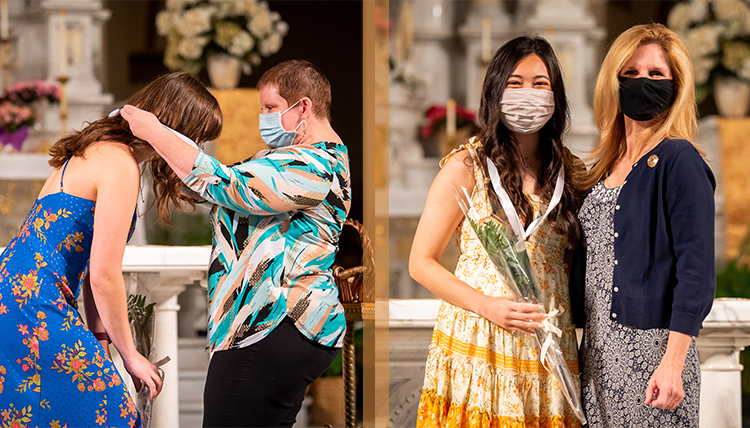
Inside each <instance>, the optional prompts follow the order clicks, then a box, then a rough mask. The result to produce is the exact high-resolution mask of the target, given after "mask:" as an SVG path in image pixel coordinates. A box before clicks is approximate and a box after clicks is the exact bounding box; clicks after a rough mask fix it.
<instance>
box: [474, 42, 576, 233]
mask: <svg viewBox="0 0 750 428" xmlns="http://www.w3.org/2000/svg"><path fill="white" fill-rule="evenodd" d="M529 55H536V56H538V57H539V58H540V59H541V60H542V62H544V64H545V65H546V66H547V72H548V73H549V78H550V84H551V87H552V91H553V92H554V99H555V111H554V113H553V114H552V117H551V118H550V120H549V121H548V122H547V123H546V124H545V125H544V127H542V129H541V130H540V131H539V154H540V157H541V165H542V166H541V168H540V170H539V171H538V172H537V181H538V182H539V186H540V187H541V189H542V197H543V198H545V199H547V200H549V199H550V198H551V197H552V193H553V192H554V186H555V181H556V179H557V172H558V171H559V169H560V166H562V165H563V164H564V165H565V189H564V191H563V196H562V199H561V201H560V203H559V204H558V205H557V207H555V209H554V210H552V212H551V213H550V215H549V217H548V218H549V219H550V220H551V221H552V222H553V224H554V228H555V229H556V230H557V231H559V232H560V233H563V234H567V235H568V242H569V244H570V245H571V246H572V247H573V246H576V245H578V243H579V241H580V234H581V228H580V225H579V224H578V220H577V218H576V214H577V212H578V209H579V208H580V206H581V194H580V192H579V190H578V189H577V188H576V187H577V184H575V183H577V182H578V180H580V174H581V171H580V169H581V167H582V165H583V164H582V162H575V161H574V159H575V158H573V156H572V155H570V154H569V153H568V154H566V152H567V150H566V149H564V148H563V142H562V135H563V132H565V129H566V128H567V126H568V121H569V120H570V111H569V108H568V101H567V98H566V96H565V86H564V84H563V79H562V73H561V72H560V64H559V63H558V61H557V56H555V52H554V50H553V49H552V46H551V45H550V44H549V42H547V40H545V39H543V38H541V37H527V36H521V37H517V38H515V39H513V40H511V41H509V42H507V43H505V44H504V45H503V46H501V47H500V49H498V50H497V52H495V56H494V57H493V58H492V61H491V62H490V65H489V68H488V69H487V74H486V76H485V79H484V84H483V86H482V97H481V100H480V103H479V112H478V114H477V120H478V122H479V127H480V128H481V132H480V139H481V141H482V143H483V145H484V154H483V156H482V159H483V160H484V159H486V158H489V159H491V160H492V162H493V163H494V164H495V166H496V167H497V170H498V172H499V175H500V181H501V183H502V185H503V187H504V188H505V190H506V191H507V192H508V195H509V196H510V199H511V201H513V205H514V206H515V207H516V210H517V211H518V213H519V215H523V216H524V217H525V218H526V225H527V226H528V224H529V223H531V221H532V220H533V217H534V211H533V207H532V206H531V202H530V201H529V199H528V198H527V197H526V196H525V195H524V194H523V179H522V176H521V165H523V158H522V156H521V152H520V150H519V148H518V143H517V142H516V140H515V138H514V136H513V133H512V132H511V131H510V130H509V129H508V128H507V127H506V126H505V125H504V124H503V122H502V121H501V120H500V100H502V98H503V93H504V92H505V87H506V86H507V83H508V79H509V78H510V75H511V74H512V73H513V69H515V67H516V64H518V62H519V61H521V60H522V59H524V58H526V57H527V56H529ZM483 167H484V165H483ZM485 168H486V167H485Z"/></svg>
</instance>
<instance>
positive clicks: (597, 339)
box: [578, 181, 701, 428]
mask: <svg viewBox="0 0 750 428" xmlns="http://www.w3.org/2000/svg"><path fill="white" fill-rule="evenodd" d="M621 188H622V186H620V187H617V188H614V189H608V188H606V187H604V184H603V182H602V181H600V182H599V183H598V184H597V185H596V186H595V187H594V189H593V190H592V191H591V193H590V194H589V195H588V196H587V197H586V199H585V200H584V202H583V206H582V207H581V211H580V213H579V214H578V219H579V220H580V222H581V226H582V228H583V233H584V239H585V241H586V251H587V256H586V257H587V258H586V291H585V311H586V326H585V328H584V335H583V342H582V343H581V358H580V362H581V363H580V364H581V384H582V388H583V406H584V410H585V412H586V417H587V418H588V422H589V427H591V428H599V427H638V428H641V427H660V428H661V427H680V428H685V427H698V414H699V410H698V404H699V398H700V377H701V374H700V365H699V362H698V351H697V350H696V348H695V339H693V341H692V343H691V344H690V349H689V350H688V354H687V358H686V360H685V368H684V370H683V372H682V382H683V388H684V391H685V398H684V399H683V400H682V402H681V403H680V404H679V405H678V406H677V408H675V409H674V410H661V409H656V408H654V407H652V406H651V405H647V406H644V405H643V401H644V397H645V395H646V389H647V384H648V381H649V379H650V378H651V375H652V374H653V372H654V370H656V368H657V367H658V366H659V363H660V362H661V358H662V356H663V355H664V352H665V351H666V349H667V339H668V337H669V330H668V329H656V328H655V329H647V330H643V329H637V328H631V327H626V326H623V325H621V324H619V323H617V322H615V321H613V320H612V319H611V318H610V308H611V304H612V293H613V292H615V293H617V292H619V290H618V288H616V287H613V284H612V277H613V272H614V263H615V261H614V254H615V253H614V240H615V237H617V234H616V233H615V230H614V216H615V210H616V209H619V206H617V198H618V196H619V194H620V189H621Z"/></svg>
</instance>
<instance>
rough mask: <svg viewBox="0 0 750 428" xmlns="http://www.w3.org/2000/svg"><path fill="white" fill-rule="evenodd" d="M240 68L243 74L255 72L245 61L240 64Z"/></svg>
mask: <svg viewBox="0 0 750 428" xmlns="http://www.w3.org/2000/svg"><path fill="white" fill-rule="evenodd" d="M240 67H241V68H242V74H250V73H252V72H253V67H251V66H250V64H248V63H246V62H245V61H242V62H241V63H240Z"/></svg>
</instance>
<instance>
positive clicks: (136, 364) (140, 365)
mask: <svg viewBox="0 0 750 428" xmlns="http://www.w3.org/2000/svg"><path fill="white" fill-rule="evenodd" d="M122 362H123V365H124V366H125V370H127V371H128V373H129V374H130V377H131V378H132V379H133V384H134V385H135V390H136V391H140V390H141V388H142V387H143V383H145V384H146V385H147V386H148V388H149V391H150V393H149V398H151V399H154V398H155V397H156V396H157V395H159V393H160V392H161V387H162V380H161V376H159V369H158V368H157V367H156V366H155V365H154V364H153V363H152V362H151V361H149V360H147V359H146V358H145V357H143V355H141V354H139V353H137V352H134V353H133V357H131V358H129V359H125V357H123V359H122Z"/></svg>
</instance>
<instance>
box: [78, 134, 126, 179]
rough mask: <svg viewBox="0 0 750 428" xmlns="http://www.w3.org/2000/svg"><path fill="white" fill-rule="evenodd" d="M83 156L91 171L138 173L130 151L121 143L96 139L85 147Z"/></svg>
mask: <svg viewBox="0 0 750 428" xmlns="http://www.w3.org/2000/svg"><path fill="white" fill-rule="evenodd" d="M83 158H84V162H85V163H86V167H87V168H89V169H90V171H91V172H92V173H106V174H117V175H122V174H127V175H129V176H130V175H133V174H135V175H136V176H139V175H140V169H139V168H138V162H137V161H136V160H135V157H134V156H133V153H132V151H131V150H130V148H129V147H128V146H126V145H125V144H122V143H118V142H115V141H97V142H96V143H94V144H92V145H91V146H89V147H88V148H87V149H86V151H85V152H84V156H83Z"/></svg>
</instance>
